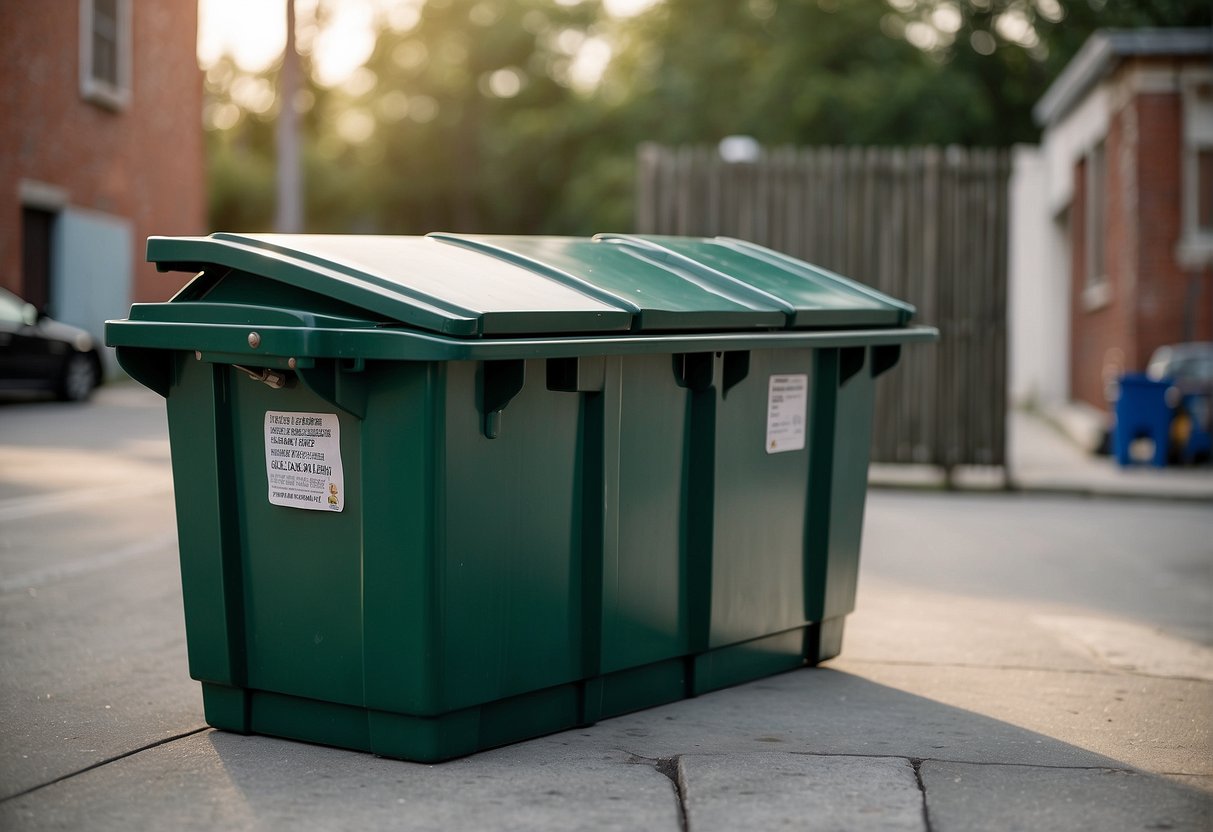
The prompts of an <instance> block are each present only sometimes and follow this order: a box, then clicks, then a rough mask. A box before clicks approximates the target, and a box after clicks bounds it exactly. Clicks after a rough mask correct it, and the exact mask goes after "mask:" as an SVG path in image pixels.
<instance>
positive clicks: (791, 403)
mask: <svg viewBox="0 0 1213 832" xmlns="http://www.w3.org/2000/svg"><path fill="white" fill-rule="evenodd" d="M808 401H809V377H808V376H807V375H804V374H801V375H789V376H771V381H770V385H769V386H768V388H767V446H766V447H767V453H768V454H778V453H783V452H784V451H799V450H800V449H801V448H803V447H804V432H805V412H806V410H807V406H808Z"/></svg>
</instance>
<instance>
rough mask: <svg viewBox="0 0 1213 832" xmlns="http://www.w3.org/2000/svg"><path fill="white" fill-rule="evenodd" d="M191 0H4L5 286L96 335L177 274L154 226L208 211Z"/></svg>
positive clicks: (184, 222)
mask: <svg viewBox="0 0 1213 832" xmlns="http://www.w3.org/2000/svg"><path fill="white" fill-rule="evenodd" d="M197 29H198V14H197V8H196V5H195V4H194V3H192V2H173V3H165V2H159V0H52V2H37V3H32V2H31V3H18V2H5V3H0V32H3V33H4V44H5V48H4V50H3V51H2V52H0V112H3V113H4V117H3V118H2V119H0V286H3V287H4V288H7V289H9V290H11V291H14V292H16V293H17V294H19V295H22V296H24V297H25V298H26V299H28V300H29V301H31V302H32V303H34V304H36V305H38V306H39V307H41V308H43V309H45V310H46V311H49V312H50V314H52V315H54V316H55V317H58V318H60V319H62V320H65V321H67V322H69V323H73V324H76V325H78V326H82V327H84V328H86V329H88V330H89V331H90V332H93V333H94V334H95V335H98V336H100V335H101V322H102V321H104V320H105V318H106V317H115V316H122V315H124V314H125V311H126V308H127V307H128V306H129V304H130V302H131V301H132V300H160V299H164V298H166V297H168V296H169V295H170V294H171V293H172V292H173V291H174V289H175V288H176V287H177V286H179V285H180V281H179V280H177V279H175V278H169V277H167V276H164V275H157V274H156V272H155V269H154V267H150V266H148V265H147V264H146V263H144V262H143V259H144V258H143V248H144V241H145V240H146V238H147V237H148V236H149V235H151V234H195V233H199V232H201V231H203V228H204V224H205V210H206V192H205V181H204V159H203V136H202V125H201V118H202V117H201V111H202V77H201V73H200V70H199V69H198V62H197V57H196V41H197Z"/></svg>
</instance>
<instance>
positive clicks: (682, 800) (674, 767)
mask: <svg viewBox="0 0 1213 832" xmlns="http://www.w3.org/2000/svg"><path fill="white" fill-rule="evenodd" d="M656 768H657V771H658V773H660V774H663V775H665V777H666V778H667V779H668V780H669V781H670V782H671V783H673V784H674V797H675V798H677V800H678V825H679V827H680V828H681V829H682V832H690V830H691V820H690V817H689V816H688V815H687V790H686V778H684V777H683V774H682V763H681V762H680V759H679V758H678V757H663V758H661V759H659V760H657V765H656Z"/></svg>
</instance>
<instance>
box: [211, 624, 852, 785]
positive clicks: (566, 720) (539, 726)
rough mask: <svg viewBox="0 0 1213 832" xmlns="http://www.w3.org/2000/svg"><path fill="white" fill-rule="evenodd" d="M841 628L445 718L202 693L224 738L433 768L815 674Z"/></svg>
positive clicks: (801, 632)
mask: <svg viewBox="0 0 1213 832" xmlns="http://www.w3.org/2000/svg"><path fill="white" fill-rule="evenodd" d="M842 622H843V619H842V618H836V619H830V620H828V621H826V622H823V623H822V624H813V625H809V626H807V627H798V628H795V629H791V630H786V631H784V632H781V633H775V634H774V635H768V636H763V637H762V638H756V639H753V640H751V641H746V642H742V643H740V644H731V645H728V646H725V647H719V648H717V649H714V650H709V651H707V652H705V653H701V654H698V655H693V656H684V657H679V658H674V659H668V660H665V661H659V662H654V663H652V664H648V665H644V666H642V667H635V668H628V669H626V670H619V671H616V672H613V673H607V674H604V675H602V676H597V677H593V678H590V679H586V680H583V681H579V682H573V683H570V684H566V685H557V686H555V687H550V688H545V689H543V690H538V691H532V692H529V693H524V694H521V695H519V696H514V697H510V698H508V699H501V700H498V701H496V702H488V703H485V704H483V705H479V706H476V707H472V708H464V709H462V710H458V711H451V712H449V713H445V714H441V715H439V716H430V717H422V716H412V715H409V714H399V713H391V712H387V711H380V710H373V709H370V708H360V707H356V706H353V705H345V704H340V703H336V702H324V701H320V700H316V699H308V698H305V697H301V696H290V695H287V694H282V693H275V692H272V691H262V690H255V689H250V688H236V687H229V686H227V685H220V684H215V683H212V682H203V683H202V701H203V706H204V709H205V712H206V721H207V724H209V725H210V726H212V727H214V728H218V729H220V730H224V731H231V732H234V733H239V734H264V735H268V736H275V737H283V738H285V739H293V740H302V741H304V742H313V743H317V744H320V745H330V746H336V747H339V748H348V749H352V750H356V751H367V752H371V753H373V754H377V755H379V756H381V757H393V758H396V759H401V760H412V761H416V762H421V763H435V762H441V761H443V760H449V759H452V758H455V757H462V756H466V755H468V754H473V753H476V752H477V751H483V750H486V749H489V748H495V747H497V746H501V745H508V744H510V743H513V742H519V741H521V740H526V739H531V738H534V737H540V736H543V735H545V734H554V733H557V732H559V731H566V730H569V729H571V728H579V727H584V726H587V725H592V724H594V723H595V722H597V721H598V720H600V719H606V718H609V717H613V716H621V715H623V714H626V713H631V712H632V711H639V710H643V709H645V708H652V707H654V706H657V705H664V704H668V703H671V702H677V701H678V700H680V699H685V698H687V697H692V696H697V695H699V694H703V693H708V692H710V691H714V690H719V689H721V688H726V687H731V686H733V685H739V684H743V683H745V682H750V681H754V680H755V679H760V678H763V677H765V676H770V675H772V674H775V673H782V672H785V671H788V670H795V669H796V668H799V667H803V666H804V665H805V664H806V663H807V664H809V665H813V664H816V663H817V662H818V661H824V660H825V659H826V658H829V657H830V656H832V655H837V653H838V648H839V645H840V643H841V637H842Z"/></svg>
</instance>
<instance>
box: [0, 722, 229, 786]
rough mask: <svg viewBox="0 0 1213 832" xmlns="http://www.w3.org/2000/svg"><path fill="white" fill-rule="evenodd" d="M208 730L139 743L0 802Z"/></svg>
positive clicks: (194, 729)
mask: <svg viewBox="0 0 1213 832" xmlns="http://www.w3.org/2000/svg"><path fill="white" fill-rule="evenodd" d="M209 730H211V727H210V726H209V725H203V726H202V727H200V728H192V729H190V730H189V731H186V732H185V733H183V734H174V735H173V736H171V737H165V738H164V739H160V740H156V741H155V742H150V743H148V744H147V745H141V746H139V747H138V748H134V749H131V750H130V751H124V752H123V753H121V754H115V755H114V756H113V757H107V758H105V759H104V760H98V761H97V762H95V763H93V764H92V765H87V766H85V767H84V768H82V769H78V770H76V771H71V772H68V773H67V774H63V775H60V776H59V777H56V778H55V779H54V780H48V781H47V782H45V783H39V784H38V785H37V786H30V787H29V788H28V789H25V790H24V791H20V792H17V793H16V794H10V795H9V796H8V797H0V803H7V802H8V801H10V800H16V799H17V798H20V797H25V796H26V795H29V794H33V793H34V792H36V791H41V790H42V789H45V788H46V787H47V786H53V785H55V784H56V783H62V782H63V781H64V780H70V779H72V778H73V777H78V776H80V775H81V774H87V773H88V772H90V771H93V770H95V769H99V768H101V767H102V766H107V765H109V764H110V763H116V762H118V761H119V760H125V759H126V758H127V757H133V756H135V755H136V754H139V753H141V752H143V751H150V750H151V749H153V748H159V747H160V746H162V745H168V744H169V743H170V742H176V741H177V740H183V739H185V738H186V737H192V736H194V734H201V733H202V732H203V731H209Z"/></svg>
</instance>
